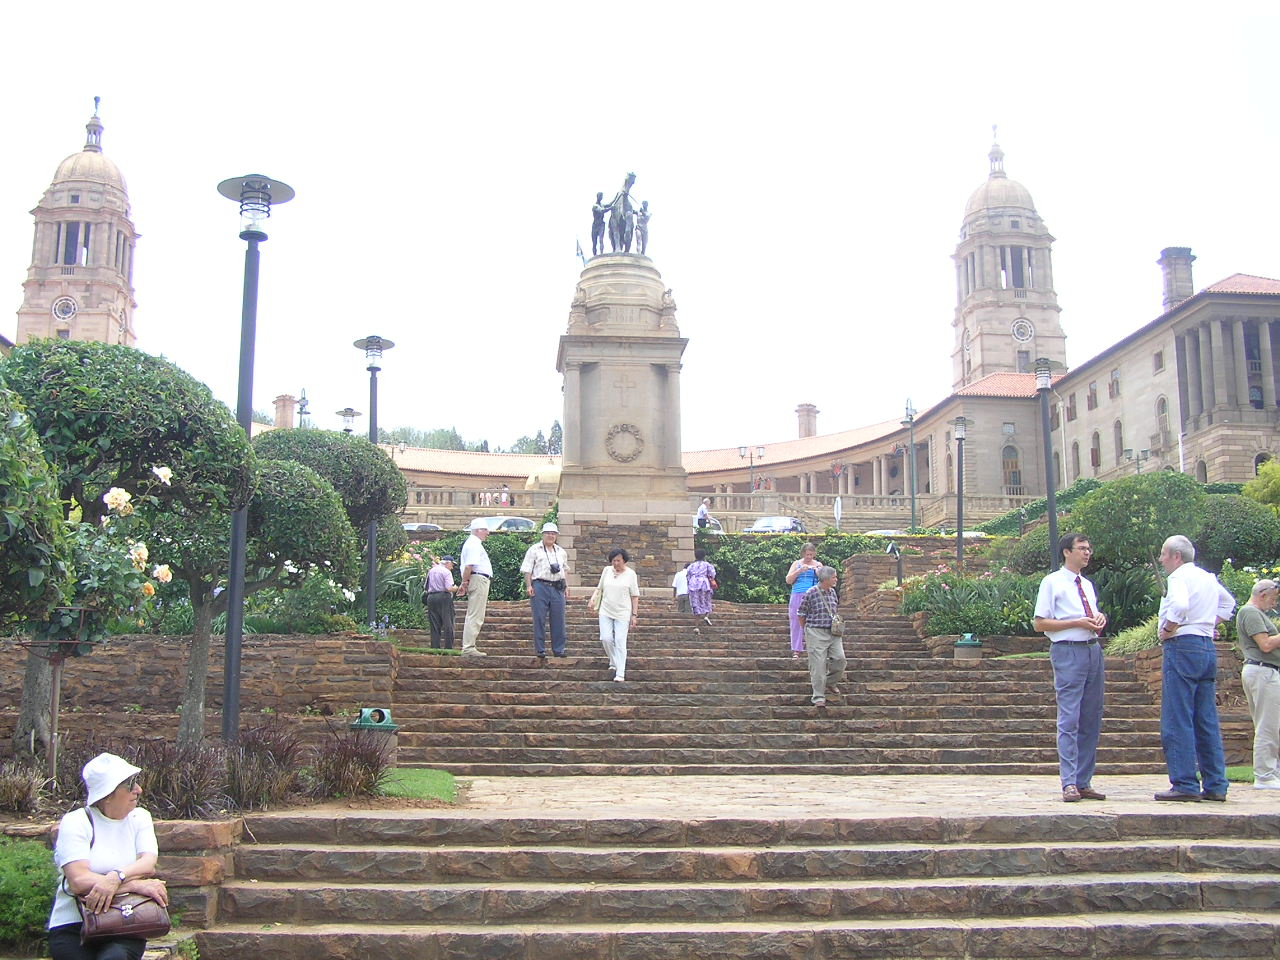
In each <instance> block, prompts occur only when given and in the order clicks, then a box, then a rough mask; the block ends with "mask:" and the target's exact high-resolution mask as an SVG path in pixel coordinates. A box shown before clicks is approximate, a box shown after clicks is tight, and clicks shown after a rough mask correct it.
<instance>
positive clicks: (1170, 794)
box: [1156, 790, 1226, 803]
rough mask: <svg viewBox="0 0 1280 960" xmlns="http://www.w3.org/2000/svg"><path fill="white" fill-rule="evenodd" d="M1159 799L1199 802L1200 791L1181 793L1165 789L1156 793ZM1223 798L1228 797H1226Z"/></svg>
mask: <svg viewBox="0 0 1280 960" xmlns="http://www.w3.org/2000/svg"><path fill="white" fill-rule="evenodd" d="M1156 799H1157V800H1177V801H1180V802H1182V803H1199V802H1200V794H1198V793H1179V792H1178V791H1177V790H1163V791H1161V792H1160V793H1157V794H1156ZM1223 799H1226V798H1225V797H1224V798H1223Z"/></svg>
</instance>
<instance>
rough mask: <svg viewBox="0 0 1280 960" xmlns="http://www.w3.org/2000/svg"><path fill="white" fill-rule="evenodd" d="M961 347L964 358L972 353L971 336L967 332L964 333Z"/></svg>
mask: <svg viewBox="0 0 1280 960" xmlns="http://www.w3.org/2000/svg"><path fill="white" fill-rule="evenodd" d="M962 345H963V347H964V355H965V356H966V357H967V356H968V355H969V354H970V353H972V352H973V334H971V333H970V332H969V331H968V330H966V331H965V332H964V341H963V344H962Z"/></svg>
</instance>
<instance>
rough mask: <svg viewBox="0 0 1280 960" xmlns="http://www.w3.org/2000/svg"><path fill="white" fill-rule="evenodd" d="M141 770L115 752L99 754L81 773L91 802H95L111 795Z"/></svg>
mask: <svg viewBox="0 0 1280 960" xmlns="http://www.w3.org/2000/svg"><path fill="white" fill-rule="evenodd" d="M141 772H142V769H141V768H140V767H135V766H134V765H133V764H132V763H130V762H129V761H128V760H125V759H124V758H123V757H117V756H116V755H115V754H114V753H100V754H98V755H97V756H96V757H94V758H93V759H92V760H90V761H89V762H88V763H86V764H85V765H84V770H83V772H82V773H81V776H82V777H84V785H85V786H86V787H88V788H89V803H90V804H94V803H97V802H98V801H99V800H101V799H102V798H103V797H109V796H111V794H112V792H114V790H115V788H116V787H118V786H120V784H122V783H124V782H125V781H126V780H128V779H129V778H130V777H132V776H134V775H135V774H139V773H141Z"/></svg>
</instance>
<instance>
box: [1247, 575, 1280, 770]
mask: <svg viewBox="0 0 1280 960" xmlns="http://www.w3.org/2000/svg"><path fill="white" fill-rule="evenodd" d="M1277 598H1280V584H1277V583H1276V581H1274V580H1259V581H1258V582H1257V583H1255V584H1254V585H1253V591H1252V592H1251V593H1250V595H1249V602H1248V603H1246V604H1244V605H1243V606H1241V607H1240V612H1239V613H1237V614H1236V636H1237V637H1238V638H1239V640H1240V650H1241V652H1243V653H1244V667H1243V668H1242V669H1241V671H1240V682H1241V684H1242V685H1243V686H1244V698H1245V700H1246V701H1248V703H1249V716H1251V717H1253V787H1254V789H1255V790H1280V629H1278V628H1277V627H1276V624H1275V621H1274V620H1272V619H1271V617H1270V616H1268V614H1269V613H1270V612H1271V611H1272V610H1274V609H1275V608H1276V600H1277Z"/></svg>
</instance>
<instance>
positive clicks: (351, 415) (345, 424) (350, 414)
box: [334, 407, 360, 433]
mask: <svg viewBox="0 0 1280 960" xmlns="http://www.w3.org/2000/svg"><path fill="white" fill-rule="evenodd" d="M334 412H335V413H337V414H338V416H340V417H341V418H342V432H343V433H350V432H351V431H352V430H354V429H355V422H356V417H358V416H360V411H359V410H352V409H351V408H350V407H343V408H342V409H341V410H336V411H334Z"/></svg>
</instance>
